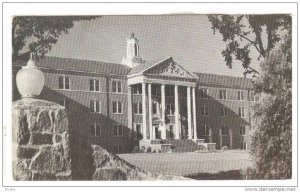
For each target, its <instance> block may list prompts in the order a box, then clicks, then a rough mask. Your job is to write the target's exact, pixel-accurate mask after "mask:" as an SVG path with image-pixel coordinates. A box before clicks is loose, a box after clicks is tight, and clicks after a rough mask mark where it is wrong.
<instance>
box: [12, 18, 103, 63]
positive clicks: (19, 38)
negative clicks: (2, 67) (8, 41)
mask: <svg viewBox="0 0 300 192" xmlns="http://www.w3.org/2000/svg"><path fill="white" fill-rule="evenodd" d="M96 17H97V16H18V17H14V18H13V21H12V48H13V55H12V57H13V61H15V60H16V59H18V58H19V57H22V56H24V55H28V53H30V52H33V53H35V55H36V56H39V57H43V56H44V55H45V54H46V53H48V52H49V51H51V48H52V45H53V44H55V43H56V42H57V41H58V38H59V36H60V35H62V34H66V33H68V30H69V29H71V28H72V27H73V26H74V23H75V22H76V21H81V20H88V21H90V20H92V19H94V18H96ZM24 46H26V47H27V48H28V50H29V51H28V52H26V53H24V54H22V55H19V52H20V50H22V49H23V48H24Z"/></svg>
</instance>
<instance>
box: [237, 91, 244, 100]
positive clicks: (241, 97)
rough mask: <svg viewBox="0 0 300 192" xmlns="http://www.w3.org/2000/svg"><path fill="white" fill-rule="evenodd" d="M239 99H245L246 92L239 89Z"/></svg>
mask: <svg viewBox="0 0 300 192" xmlns="http://www.w3.org/2000/svg"><path fill="white" fill-rule="evenodd" d="M238 100H239V101H243V100H244V93H243V91H238Z"/></svg>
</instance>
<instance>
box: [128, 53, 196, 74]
mask: <svg viewBox="0 0 300 192" xmlns="http://www.w3.org/2000/svg"><path fill="white" fill-rule="evenodd" d="M170 63H173V64H174V65H176V67H177V68H178V69H180V70H182V71H184V72H185V73H187V74H188V75H189V77H186V78H193V79H197V78H198V77H197V75H195V74H194V73H193V72H190V71H188V70H186V69H184V68H183V67H182V66H180V65H179V64H177V63H175V62H174V60H173V58H172V57H168V58H165V59H163V60H161V61H158V62H155V63H154V62H153V63H146V64H141V65H138V66H136V67H134V68H132V69H131V71H130V72H129V73H128V75H134V74H137V75H141V74H143V73H147V72H150V71H151V70H152V69H155V67H156V66H163V65H166V64H167V65H169V64H170ZM152 72H153V71H152ZM156 72H157V71H156ZM163 75H165V74H163Z"/></svg>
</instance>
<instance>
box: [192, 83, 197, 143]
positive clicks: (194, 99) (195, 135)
mask: <svg viewBox="0 0 300 192" xmlns="http://www.w3.org/2000/svg"><path fill="white" fill-rule="evenodd" d="M192 90H193V120H194V139H195V140H196V139H197V119H196V102H197V101H196V90H195V87H193V88H192Z"/></svg>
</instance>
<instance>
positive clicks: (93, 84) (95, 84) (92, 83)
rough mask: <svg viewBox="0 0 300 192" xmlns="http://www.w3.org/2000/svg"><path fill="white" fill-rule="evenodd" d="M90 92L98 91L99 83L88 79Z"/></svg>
mask: <svg viewBox="0 0 300 192" xmlns="http://www.w3.org/2000/svg"><path fill="white" fill-rule="evenodd" d="M90 91H100V81H99V80H96V79H90Z"/></svg>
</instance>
